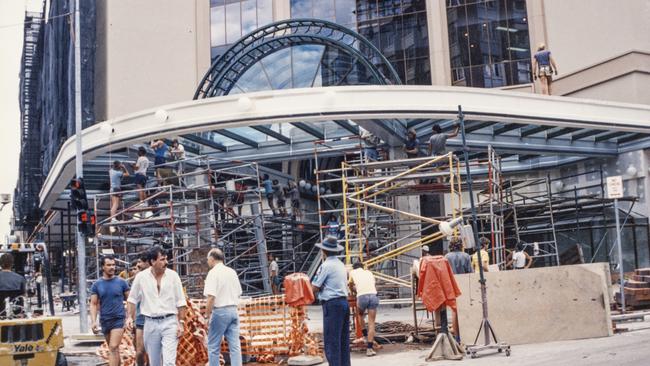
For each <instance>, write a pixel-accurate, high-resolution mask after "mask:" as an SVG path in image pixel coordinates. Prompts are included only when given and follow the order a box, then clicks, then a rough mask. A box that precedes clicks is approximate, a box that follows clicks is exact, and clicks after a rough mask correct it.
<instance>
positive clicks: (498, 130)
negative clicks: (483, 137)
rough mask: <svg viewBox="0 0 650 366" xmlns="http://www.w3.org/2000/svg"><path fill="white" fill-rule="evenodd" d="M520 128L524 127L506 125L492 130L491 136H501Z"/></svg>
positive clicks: (515, 124)
mask: <svg viewBox="0 0 650 366" xmlns="http://www.w3.org/2000/svg"><path fill="white" fill-rule="evenodd" d="M521 127H524V125H520V124H519V123H506V124H504V125H503V126H500V127H496V128H494V129H493V130H492V135H493V136H497V135H502V134H504V133H506V132H508V131H512V130H516V129H518V128H521Z"/></svg>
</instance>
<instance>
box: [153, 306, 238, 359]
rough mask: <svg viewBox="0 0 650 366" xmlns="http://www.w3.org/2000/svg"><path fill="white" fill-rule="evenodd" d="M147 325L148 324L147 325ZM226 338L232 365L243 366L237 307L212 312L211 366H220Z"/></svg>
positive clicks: (209, 344) (209, 353) (209, 331)
mask: <svg viewBox="0 0 650 366" xmlns="http://www.w3.org/2000/svg"><path fill="white" fill-rule="evenodd" d="M145 324H146V323H145ZM224 336H225V337H226V342H228V351H229V352H230V364H231V365H232V366H241V364H242V359H241V345H240V344H239V315H238V314H237V306H224V307H222V308H214V309H213V310H212V318H211V319H210V329H209V330H208V358H209V360H210V366H219V353H220V351H221V340H222V338H223V337H224Z"/></svg>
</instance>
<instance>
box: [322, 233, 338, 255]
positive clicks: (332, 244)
mask: <svg viewBox="0 0 650 366" xmlns="http://www.w3.org/2000/svg"><path fill="white" fill-rule="evenodd" d="M316 247H318V248H321V249H323V250H324V251H327V252H335V253H336V252H340V251H342V250H343V247H342V246H341V245H339V244H338V240H337V239H336V237H334V236H328V237H326V238H325V240H323V242H322V243H316Z"/></svg>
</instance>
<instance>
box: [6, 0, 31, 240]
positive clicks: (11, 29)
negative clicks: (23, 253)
mask: <svg viewBox="0 0 650 366" xmlns="http://www.w3.org/2000/svg"><path fill="white" fill-rule="evenodd" d="M24 21H25V2H24V1H22V0H0V147H1V148H0V193H11V194H12V197H13V193H14V188H15V187H16V180H17V179H18V158H19V154H20V110H19V109H18V86H19V77H18V76H19V73H20V58H21V56H22V47H23V25H22V23H23V22H24ZM12 214H13V212H12V204H8V205H6V206H5V207H4V209H2V212H0V242H4V241H5V235H8V234H9V221H10V219H11V217H12Z"/></svg>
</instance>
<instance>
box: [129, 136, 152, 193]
mask: <svg viewBox="0 0 650 366" xmlns="http://www.w3.org/2000/svg"><path fill="white" fill-rule="evenodd" d="M149 163H150V162H149V159H147V150H145V149H144V147H142V146H140V147H139V148H138V160H136V162H135V164H133V169H134V170H135V186H136V188H138V189H139V190H140V191H139V192H138V195H139V197H140V201H144V200H145V198H147V192H146V191H145V190H144V189H145V188H146V187H147V169H149Z"/></svg>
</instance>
